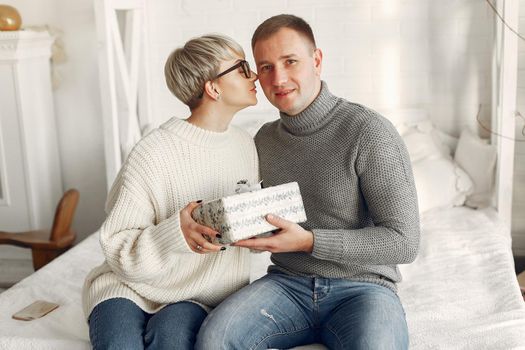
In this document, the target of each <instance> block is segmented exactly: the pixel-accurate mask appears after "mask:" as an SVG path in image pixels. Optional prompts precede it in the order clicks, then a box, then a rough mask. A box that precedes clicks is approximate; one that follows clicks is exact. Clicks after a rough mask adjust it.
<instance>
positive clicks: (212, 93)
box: [204, 81, 221, 101]
mask: <svg viewBox="0 0 525 350" xmlns="http://www.w3.org/2000/svg"><path fill="white" fill-rule="evenodd" d="M204 93H205V94H207V95H208V96H209V97H210V98H211V99H212V100H215V101H217V100H218V99H220V96H221V94H220V93H219V91H218V90H217V87H216V86H215V84H213V82H212V81H207V82H206V84H204Z"/></svg>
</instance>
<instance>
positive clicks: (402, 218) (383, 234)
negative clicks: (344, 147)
mask: <svg viewBox="0 0 525 350" xmlns="http://www.w3.org/2000/svg"><path fill="white" fill-rule="evenodd" d="M358 147H359V148H358V153H357V158H356V161H355V164H354V166H355V172H356V173H357V176H358V178H359V187H360V192H361V193H362V195H363V198H364V200H365V203H366V206H367V209H368V211H369V215H370V217H371V218H372V221H373V225H372V226H368V227H364V228H360V229H339V230H327V229H313V230H312V232H313V233H314V249H313V252H312V255H313V256H314V257H316V258H319V259H323V260H332V261H345V262H351V263H356V264H369V265H391V264H406V263H410V262H412V261H413V260H414V259H415V258H416V256H417V252H418V249H419V234H420V227H419V213H418V206H417V195H416V189H415V184H414V179H413V175H412V168H411V165H410V159H409V156H408V152H407V150H406V147H405V145H404V143H403V141H402V139H401V137H400V136H399V134H398V133H397V131H396V130H395V128H394V127H393V126H392V125H391V124H390V123H389V122H388V121H382V120H380V119H379V118H377V117H374V118H371V120H370V122H369V123H368V124H367V125H366V126H365V127H364V128H363V130H362V131H361V133H360V141H359V146H358Z"/></svg>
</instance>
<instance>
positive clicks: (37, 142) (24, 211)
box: [0, 30, 62, 231]
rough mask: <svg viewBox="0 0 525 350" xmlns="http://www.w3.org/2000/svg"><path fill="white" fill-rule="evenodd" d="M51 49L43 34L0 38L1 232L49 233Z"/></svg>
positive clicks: (57, 186) (56, 187) (53, 186)
mask: <svg viewBox="0 0 525 350" xmlns="http://www.w3.org/2000/svg"><path fill="white" fill-rule="evenodd" d="M52 43H53V38H52V37H51V36H50V35H49V34H48V33H47V32H36V31H29V30H28V31H25V30H23V31H14V32H0V230H2V231H22V230H32V229H41V228H50V226H51V224H52V222H53V217H54V211H55V207H56V205H57V203H58V200H59V199H60V196H61V194H62V176H61V168H60V157H59V149H58V141H57V130H56V129H57V128H56V122H55V113H54V106H53V94H52V89H51V75H50V56H51V45H52Z"/></svg>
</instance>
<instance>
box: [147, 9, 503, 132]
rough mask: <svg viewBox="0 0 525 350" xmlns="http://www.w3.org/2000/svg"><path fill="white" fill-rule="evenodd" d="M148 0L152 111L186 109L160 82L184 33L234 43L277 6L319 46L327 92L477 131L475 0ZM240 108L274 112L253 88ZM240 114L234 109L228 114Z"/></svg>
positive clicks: (481, 64) (484, 96) (486, 22)
mask: <svg viewBox="0 0 525 350" xmlns="http://www.w3.org/2000/svg"><path fill="white" fill-rule="evenodd" d="M148 4H149V6H150V9H149V11H150V14H151V16H150V18H155V20H152V21H151V22H150V38H151V41H152V62H151V65H152V66H151V70H152V72H153V83H154V93H153V96H154V112H155V115H156V116H157V118H158V119H157V120H158V122H162V121H163V120H166V119H168V118H169V117H170V116H173V115H177V116H181V117H182V116H185V115H187V111H186V108H185V107H184V106H183V105H182V104H181V103H180V102H178V101H177V100H176V99H175V98H174V97H171V95H170V93H169V92H168V90H167V89H166V88H165V84H164V77H163V65H164V61H165V59H166V57H167V55H168V54H169V52H170V51H171V50H173V49H174V48H175V47H177V46H180V45H182V44H183V43H184V42H185V41H186V40H187V39H189V38H190V37H193V36H196V35H200V34H204V33H208V32H214V31H215V32H221V33H224V34H227V35H230V36H232V37H233V38H234V39H236V40H237V41H239V43H240V44H241V45H242V46H243V47H244V49H245V51H246V56H247V58H248V60H249V61H250V62H252V63H253V57H252V53H251V49H250V39H251V35H252V33H253V31H254V30H255V28H256V27H257V25H258V24H259V23H260V22H261V21H262V20H264V19H266V18H268V17H270V16H272V15H275V14H279V13H292V14H296V15H298V16H301V17H303V18H305V19H306V20H307V21H308V22H309V23H310V25H311V26H312V28H313V30H314V34H315V35H316V40H317V44H318V46H319V47H320V48H321V49H322V51H323V53H324V62H323V74H322V77H323V79H324V80H326V81H327V82H328V84H329V87H330V90H331V91H332V92H334V93H336V94H337V95H339V96H342V97H345V98H347V99H349V100H351V101H355V102H359V103H363V104H365V105H368V106H370V107H372V108H377V109H380V108H387V107H389V108H394V107H422V108H426V109H427V110H428V111H429V115H430V117H431V118H432V119H433V120H434V122H435V123H436V124H437V125H438V126H439V127H440V128H442V129H443V130H445V131H447V132H449V133H452V134H455V135H459V133H460V131H461V128H462V127H464V126H469V127H471V128H472V129H474V130H477V125H476V121H475V116H476V112H477V110H478V105H479V104H482V105H483V109H482V114H483V117H484V118H485V119H487V118H488V117H489V114H490V110H491V107H490V102H491V101H490V90H491V85H490V70H491V63H490V58H491V45H492V27H493V17H492V14H491V12H490V10H489V9H488V7H487V6H486V4H485V2H484V1H481V0H440V1H432V0H325V1H318V0H266V1H253V0H219V1H218V0H202V1H194V0H156V1H151V2H148ZM259 91H261V92H260V93H259V104H258V105H257V107H255V108H252V109H248V110H246V111H243V112H242V114H244V115H250V114H260V113H267V114H268V116H269V118H275V117H276V116H277V114H276V112H275V110H274V109H273V107H272V106H271V105H270V104H269V103H268V102H267V101H266V99H265V97H264V95H263V93H262V90H259ZM236 119H237V120H239V119H242V116H241V117H238V118H236Z"/></svg>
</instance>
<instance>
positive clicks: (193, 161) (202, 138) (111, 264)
mask: <svg viewBox="0 0 525 350" xmlns="http://www.w3.org/2000/svg"><path fill="white" fill-rule="evenodd" d="M241 179H247V180H249V181H251V182H252V183H255V182H257V181H258V160H257V151H256V149H255V145H254V142H253V139H252V138H251V137H250V135H248V133H246V132H245V131H243V130H241V129H239V128H237V127H235V126H230V127H229V128H228V130H227V131H225V132H221V133H217V132H212V131H208V130H204V129H201V128H199V127H196V126H194V125H192V124H190V123H188V122H186V121H183V120H180V119H177V118H172V119H170V120H169V121H168V122H166V123H164V124H163V125H161V126H160V127H159V128H158V129H155V130H153V131H152V132H151V133H149V134H148V135H147V136H145V137H144V138H143V139H142V140H141V141H140V142H139V143H138V144H137V145H136V146H135V147H134V148H133V150H132V151H131V153H130V155H129V157H128V159H127V160H126V162H125V163H124V165H123V166H122V169H121V170H120V172H119V174H118V175H117V178H116V180H115V183H114V184H113V187H112V189H111V191H110V193H109V196H108V201H107V203H106V211H107V213H108V216H107V218H106V221H105V222H104V223H103V225H102V227H101V228H100V244H101V246H102V250H103V252H104V255H105V257H106V260H105V262H104V263H103V264H102V265H101V266H99V267H97V268H95V269H94V270H93V271H91V272H90V274H89V275H88V277H87V279H86V282H85V284H84V290H83V306H84V312H85V315H86V317H89V315H90V313H91V311H92V310H93V308H94V307H95V306H96V305H97V304H99V303H101V302H102V301H104V300H107V299H111V298H116V297H121V298H126V299H129V300H132V301H133V302H135V303H136V304H137V305H138V306H139V307H140V308H141V309H143V310H144V311H146V312H149V313H154V312H157V311H158V310H160V309H161V308H162V307H164V306H165V305H167V304H170V303H174V302H177V301H182V300H193V301H196V302H198V303H200V304H204V305H206V306H210V307H214V306H216V305H217V304H219V303H220V302H221V301H222V300H223V299H225V298H226V297H227V296H228V295H230V294H231V293H233V292H235V291H237V290H238V289H240V288H242V287H243V286H245V285H246V284H248V281H249V271H250V266H249V251H248V250H247V249H242V248H237V247H227V249H226V250H224V251H219V252H217V253H208V254H197V253H194V252H193V251H191V250H190V248H189V246H188V244H187V243H186V240H185V239H184V236H183V234H182V231H181V228H180V222H179V219H180V217H179V212H180V210H181V209H182V208H184V207H185V206H186V205H187V204H188V203H189V202H191V201H197V200H199V199H202V200H211V199H216V198H220V197H224V196H226V195H230V194H232V193H234V190H235V185H236V183H237V182H238V181H239V180H241Z"/></svg>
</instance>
